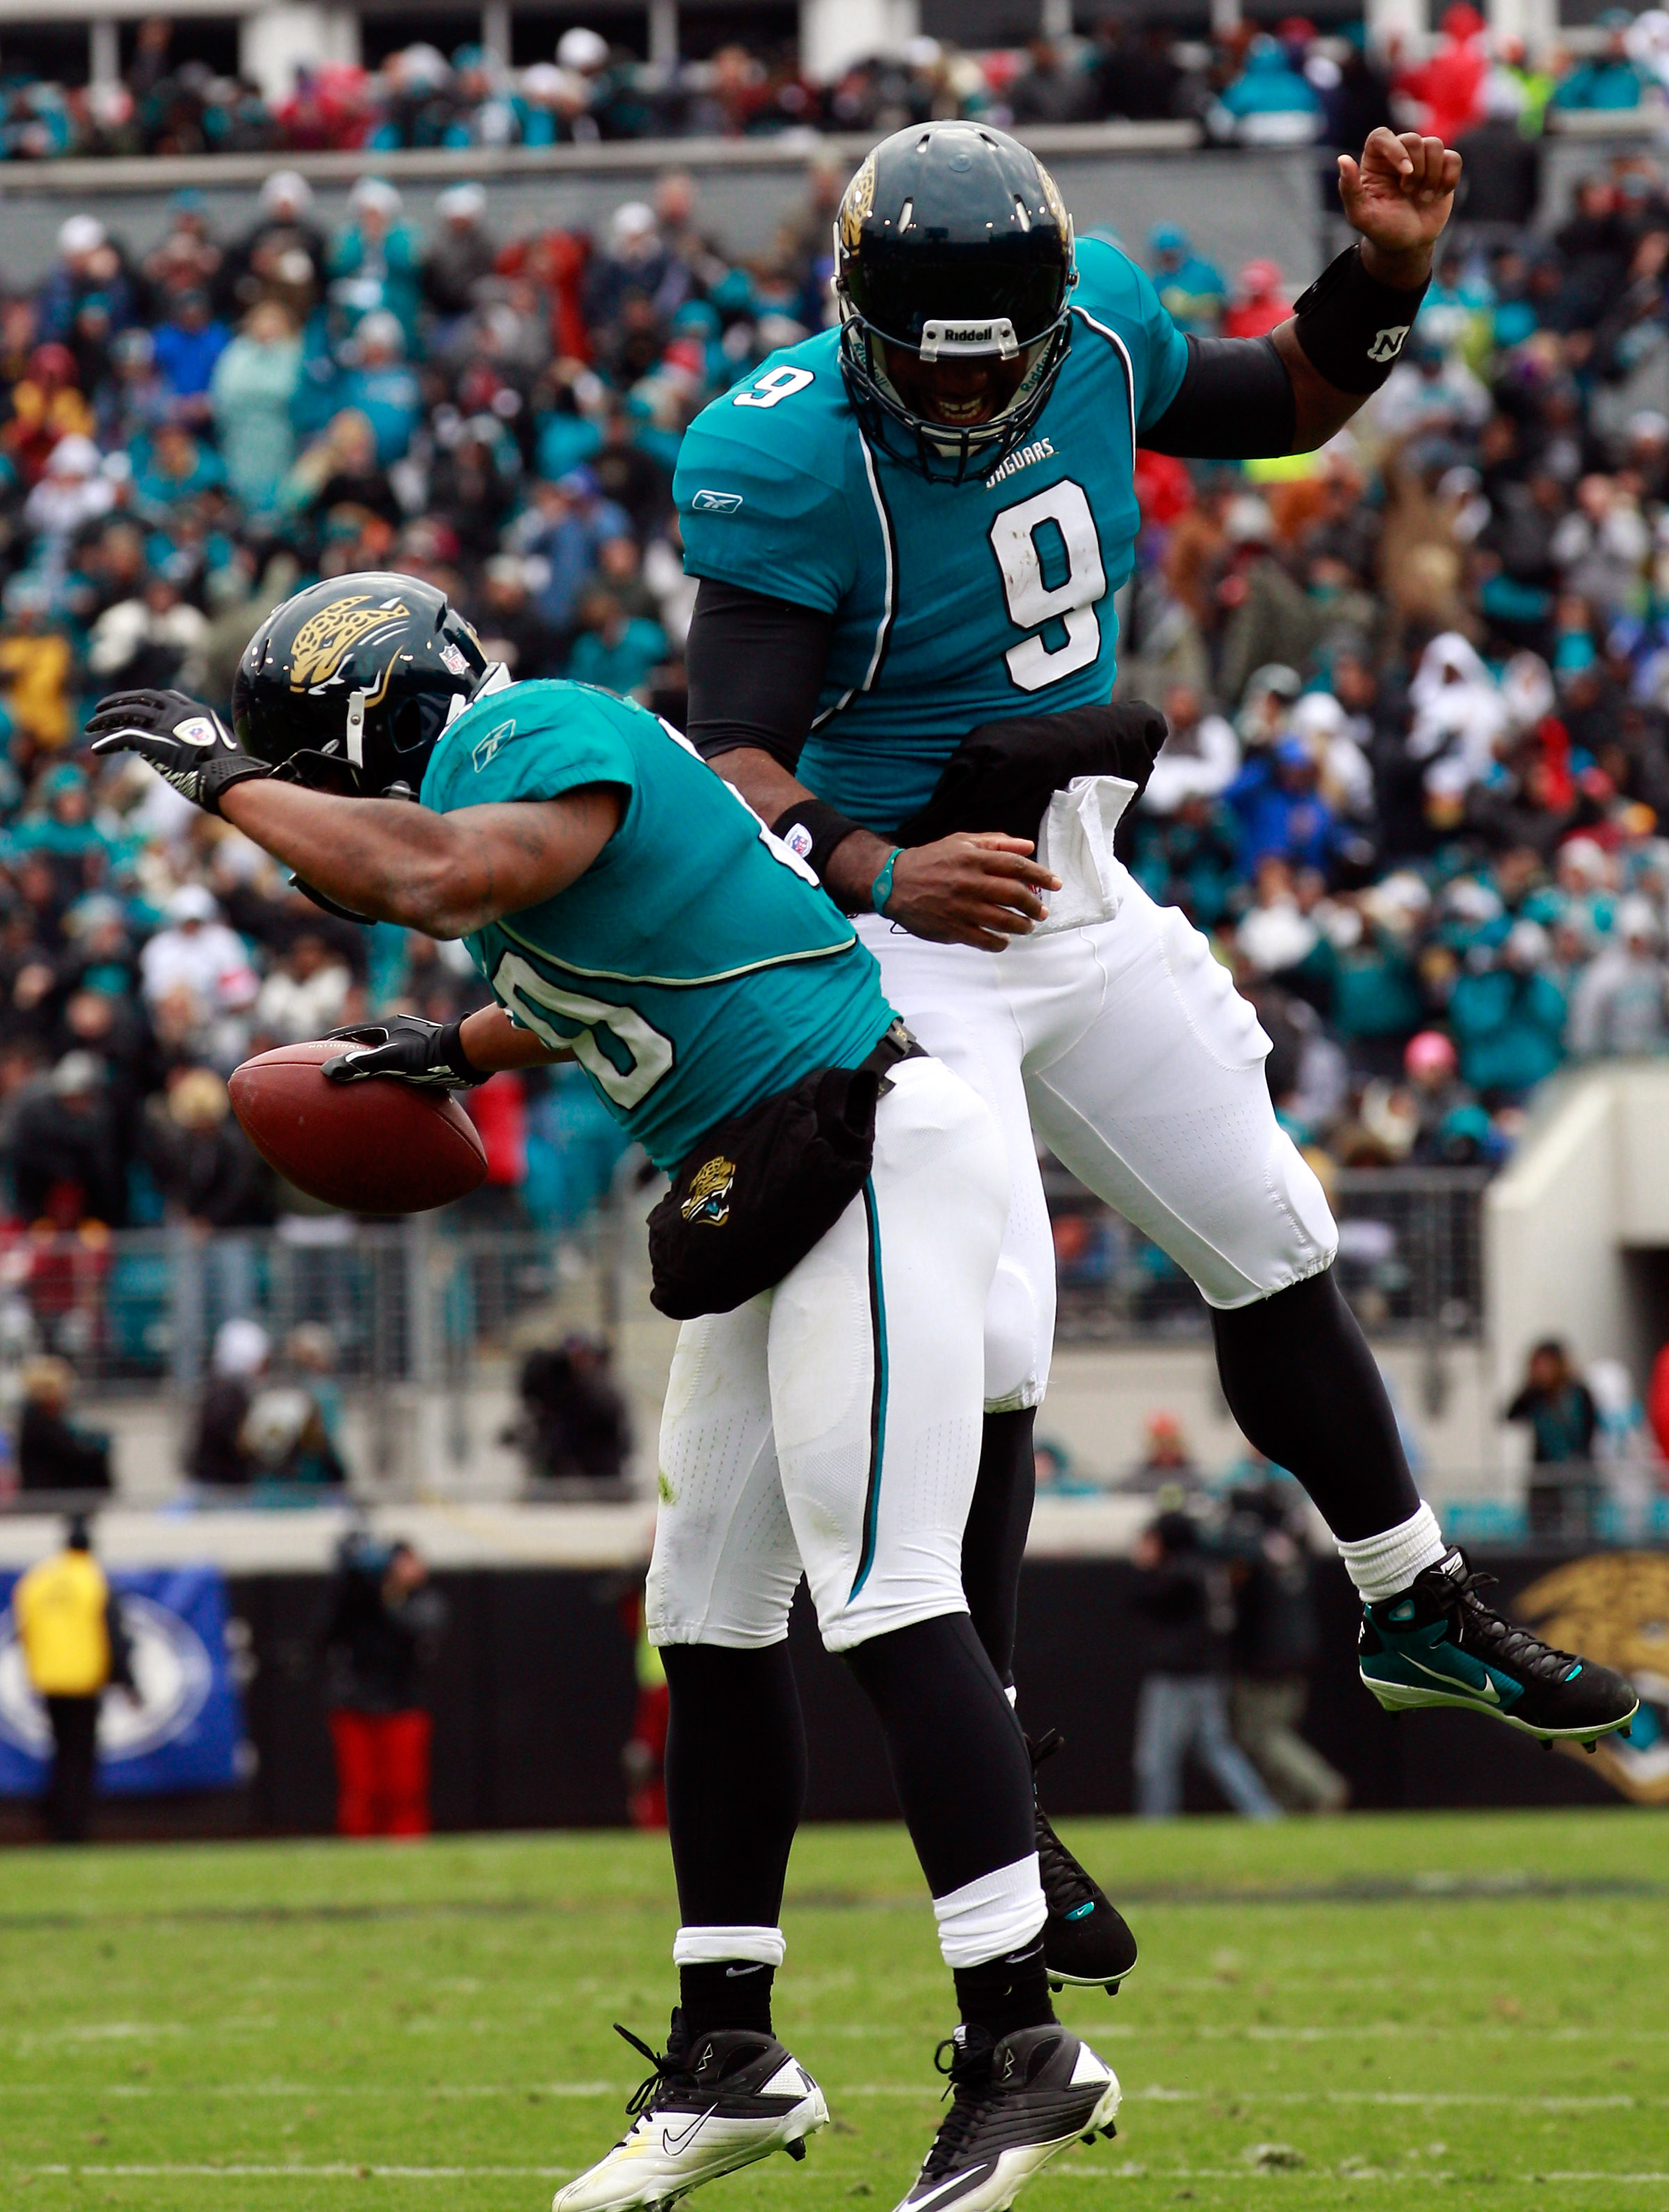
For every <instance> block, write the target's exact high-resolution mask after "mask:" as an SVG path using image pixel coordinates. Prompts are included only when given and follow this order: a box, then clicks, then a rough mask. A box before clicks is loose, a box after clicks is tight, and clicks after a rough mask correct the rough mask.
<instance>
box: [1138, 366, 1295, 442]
mask: <svg viewBox="0 0 1669 2212" xmlns="http://www.w3.org/2000/svg"><path fill="white" fill-rule="evenodd" d="M1297 428H1298V403H1297V401H1296V399H1295V398H1294V397H1293V391H1292V379H1291V378H1290V376H1289V375H1288V374H1287V366H1286V363H1285V362H1284V361H1283V360H1282V359H1281V356H1280V355H1279V354H1278V353H1277V351H1276V350H1275V341H1274V339H1273V338H1197V337H1190V338H1189V340H1188V366H1187V368H1186V369H1185V370H1184V371H1183V374H1182V384H1181V388H1180V391H1179V392H1177V395H1176V397H1175V398H1174V399H1173V400H1172V402H1171V404H1170V405H1169V406H1168V408H1166V410H1165V411H1164V413H1163V414H1162V416H1160V417H1159V420H1158V421H1157V422H1156V423H1155V424H1154V426H1153V428H1151V429H1150V430H1149V431H1147V432H1146V433H1145V434H1144V436H1143V438H1142V441H1141V442H1142V444H1143V445H1144V446H1146V447H1150V449H1151V450H1152V451H1153V452H1154V453H1180V454H1182V455H1185V456H1186V457H1187V459H1190V460H1196V461H1252V460H1263V459H1267V458H1268V457H1269V456H1270V455H1271V454H1275V453H1290V452H1291V451H1292V441H1293V437H1294V435H1295V434H1296V430H1297Z"/></svg>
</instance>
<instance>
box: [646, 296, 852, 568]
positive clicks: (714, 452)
mask: <svg viewBox="0 0 1669 2212" xmlns="http://www.w3.org/2000/svg"><path fill="white" fill-rule="evenodd" d="M862 465H863V464H862V455H861V451H860V447H859V438H858V434H857V426H856V423H855V422H854V419H853V413H852V409H851V405H850V404H849V402H848V401H847V392H846V386H845V384H844V383H843V382H842V380H841V366H840V339H839V333H838V332H837V331H819V332H818V334H817V335H816V337H810V338H805V339H803V340H802V341H801V343H799V344H798V345H794V346H786V347H785V348H783V349H782V350H781V351H780V352H778V353H774V354H772V355H771V356H769V358H768V360H767V361H766V362H763V363H762V366H761V367H760V368H758V369H756V371H755V372H754V374H752V375H751V376H748V377H744V378H743V380H741V382H740V383H738V384H737V385H735V386H732V387H731V390H730V391H728V392H725V393H724V395H723V396H722V397H721V398H718V399H715V400H713V401H712V402H711V403H710V404H709V405H707V406H706V407H704V408H703V409H702V410H701V413H700V414H699V415H698V416H696V417H695V421H694V422H692V423H691V424H690V426H689V429H688V430H687V431H686V432H685V433H684V439H683V446H682V447H681V448H680V449H679V453H678V466H677V475H676V476H675V477H674V479H673V486H672V489H673V495H674V497H675V499H676V500H677V507H678V521H679V527H680V528H681V530H682V531H683V541H684V567H685V568H686V570H687V571H688V572H689V574H691V575H692V576H711V577H713V578H716V579H717V580H719V581H720V582H723V583H729V584H737V585H739V586H742V587H743V589H744V590H748V591H756V592H768V593H770V594H772V595H774V597H777V598H780V599H792V600H794V601H796V602H797V603H798V604H799V605H804V606H810V607H818V608H821V609H822V610H823V611H831V610H832V609H834V607H835V606H837V605H839V604H840V601H841V598H842V597H843V596H844V594H845V592H847V590H848V588H849V587H850V586H851V583H852V579H853V569H854V556H853V530H852V526H851V522H850V520H849V518H848V495H849V492H850V489H851V488H852V484H853V471H854V470H858V471H861V469H862Z"/></svg>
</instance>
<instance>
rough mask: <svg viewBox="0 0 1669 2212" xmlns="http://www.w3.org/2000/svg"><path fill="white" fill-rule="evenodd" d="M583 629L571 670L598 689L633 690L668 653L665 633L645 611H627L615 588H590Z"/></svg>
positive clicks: (582, 611) (572, 674) (580, 680)
mask: <svg viewBox="0 0 1669 2212" xmlns="http://www.w3.org/2000/svg"><path fill="white" fill-rule="evenodd" d="M580 623H581V625H582V627H581V629H580V635H579V636H578V637H577V638H576V639H575V640H574V657H573V659H571V660H570V661H569V663H568V674H569V676H570V677H571V678H573V680H574V683H576V684H596V685H597V686H598V690H603V691H617V692H618V693H619V694H620V696H621V697H622V698H624V697H625V696H626V695H627V693H628V692H630V691H634V690H636V689H637V687H638V685H639V684H641V683H642V681H643V679H644V678H645V677H646V676H647V675H648V673H649V671H650V670H651V669H652V667H654V665H655V664H656V663H657V661H659V660H662V659H665V655H666V633H665V630H664V629H662V628H661V626H660V624H659V623H656V622H651V621H650V620H649V618H648V617H647V616H646V615H628V613H626V611H625V610H624V609H623V608H622V605H621V604H620V602H619V600H618V599H616V597H615V595H614V593H613V592H587V593H586V596H585V598H584V599H582V600H581V601H580Z"/></svg>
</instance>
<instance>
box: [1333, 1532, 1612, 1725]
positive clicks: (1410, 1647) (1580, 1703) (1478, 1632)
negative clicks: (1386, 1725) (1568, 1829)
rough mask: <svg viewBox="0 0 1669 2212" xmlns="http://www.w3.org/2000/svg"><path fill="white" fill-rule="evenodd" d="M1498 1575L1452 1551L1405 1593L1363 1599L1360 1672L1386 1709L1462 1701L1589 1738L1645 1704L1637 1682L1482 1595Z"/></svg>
mask: <svg viewBox="0 0 1669 2212" xmlns="http://www.w3.org/2000/svg"><path fill="white" fill-rule="evenodd" d="M1494 1580H1495V1577H1494V1576H1493V1575H1478V1574H1474V1573H1473V1572H1472V1570H1471V1568H1470V1567H1469V1566H1468V1565H1466V1554H1465V1553H1463V1552H1459V1551H1452V1552H1449V1553H1446V1554H1445V1555H1444V1557H1443V1558H1442V1559H1440V1560H1439V1561H1438V1563H1437V1565H1435V1567H1427V1568H1426V1569H1425V1571H1424V1572H1423V1573H1422V1574H1419V1575H1417V1576H1416V1577H1415V1578H1414V1580H1413V1582H1412V1583H1411V1584H1410V1586H1409V1587H1408V1589H1406V1590H1405V1591H1404V1592H1403V1594H1402V1595H1401V1596H1400V1597H1393V1598H1383V1599H1381V1600H1379V1601H1377V1602H1376V1603H1375V1604H1372V1605H1364V1606H1363V1608H1362V1633H1361V1636H1360V1638H1358V1640H1357V1656H1358V1659H1359V1661H1360V1663H1361V1668H1362V1679H1363V1681H1364V1682H1365V1683H1366V1684H1367V1686H1368V1687H1369V1689H1370V1690H1371V1691H1372V1692H1373V1693H1374V1695H1375V1697H1376V1698H1377V1699H1379V1701H1380V1703H1381V1705H1383V1706H1384V1707H1385V1710H1386V1711H1387V1712H1390V1713H1396V1712H1405V1711H1409V1710H1410V1709H1411V1707H1414V1706H1416V1705H1460V1706H1464V1707H1465V1708H1466V1711H1468V1712H1474V1713H1487V1714H1489V1716H1490V1718H1491V1719H1493V1720H1498V1721H1505V1722H1506V1723H1507V1724H1508V1727H1509V1728H1515V1729H1523V1730H1524V1731H1525V1733H1526V1735H1534V1736H1539V1737H1540V1738H1541V1740H1542V1741H1543V1742H1544V1743H1553V1742H1556V1741H1559V1742H1565V1743H1587V1744H1592V1743H1593V1741H1594V1740H1595V1738H1596V1737H1599V1736H1602V1735H1610V1734H1611V1731H1612V1730H1613V1729H1622V1728H1626V1727H1627V1726H1628V1723H1629V1722H1630V1720H1631V1719H1632V1718H1633V1717H1634V1715H1635V1713H1636V1711H1638V1710H1639V1706H1640V1700H1639V1699H1638V1698H1637V1697H1636V1694H1635V1689H1634V1685H1633V1684H1632V1683H1631V1682H1630V1681H1629V1680H1627V1678H1626V1677H1625V1676H1623V1675H1622V1674H1613V1673H1612V1672H1611V1668H1609V1667H1596V1666H1594V1665H1593V1663H1592V1662H1590V1661H1588V1660H1586V1659H1580V1658H1578V1657H1577V1656H1576V1655H1575V1653H1574V1652H1571V1651H1555V1650H1552V1649H1551V1646H1550V1645H1548V1644H1543V1643H1541V1642H1540V1641H1539V1638H1536V1637H1534V1636H1532V1634H1531V1633H1530V1632H1529V1630H1528V1629H1527V1628H1520V1627H1518V1626H1515V1625H1514V1623H1513V1622H1512V1621H1510V1620H1502V1617H1501V1615H1500V1614H1499V1613H1496V1612H1495V1611H1494V1610H1493V1609H1492V1608H1491V1607H1490V1606H1487V1605H1486V1604H1485V1603H1484V1600H1483V1599H1482V1598H1481V1597H1480V1596H1479V1595H1478V1590H1479V1589H1480V1588H1481V1587H1482V1585H1483V1584H1484V1583H1490V1582H1493V1581H1494Z"/></svg>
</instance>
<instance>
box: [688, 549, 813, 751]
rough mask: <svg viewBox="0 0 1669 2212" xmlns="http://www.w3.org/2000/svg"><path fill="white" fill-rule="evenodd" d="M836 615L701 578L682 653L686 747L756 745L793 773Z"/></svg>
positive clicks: (712, 748) (723, 748)
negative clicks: (686, 700)
mask: <svg viewBox="0 0 1669 2212" xmlns="http://www.w3.org/2000/svg"><path fill="white" fill-rule="evenodd" d="M833 636H834V617H833V616H832V615H826V614H821V613H819V612H818V611H817V610H816V608H815V607H799V606H796V605H793V603H792V601H791V600H788V599H767V598H766V597H765V596H764V594H763V593H762V592H744V591H741V590H738V588H737V586H735V585H734V584H719V583H715V582H714V581H713V578H712V577H711V576H703V577H702V579H701V586H700V588H699V590H698V591H697V592H696V594H695V615H694V617H692V618H691V621H690V625H689V642H688V643H687V644H686V646H685V647H684V665H685V666H686V667H687V668H688V670H689V732H688V734H689V742H690V743H691V744H693V745H694V746H695V750H697V752H699V753H700V754H701V756H702V757H703V758H704V759H706V760H712V759H713V757H715V755H717V754H719V753H729V752H735V751H736V750H737V749H738V748H739V747H741V746H743V745H749V746H756V747H757V748H758V749H759V750H760V751H761V752H766V753H769V754H770V756H771V757H772V759H773V760H776V761H780V762H781V763H782V765H783V767H784V768H786V769H788V770H789V771H790V772H791V773H792V770H793V769H794V767H795V765H796V764H797V763H798V760H799V757H800V748H801V746H802V745H804V743H805V738H806V732H807V731H809V730H810V726H811V718H812V716H813V715H814V714H816V711H817V694H818V692H819V691H820V690H821V689H822V676H823V667H824V664H825V663H826V662H827V660H828V647H829V641H830V640H831V639H832V638H833Z"/></svg>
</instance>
